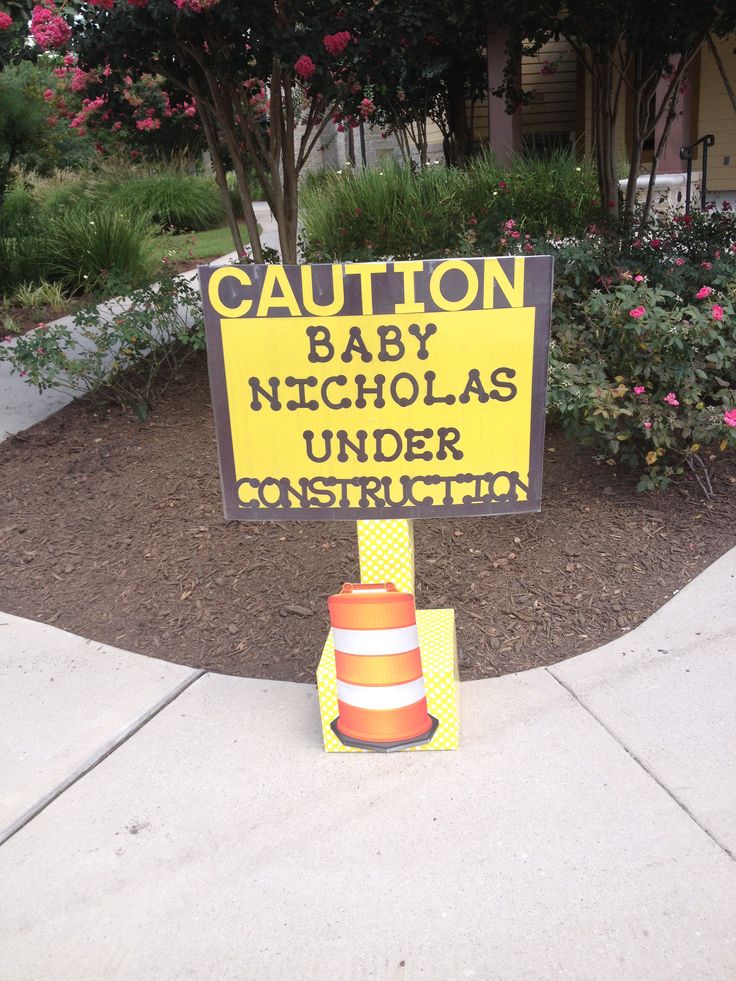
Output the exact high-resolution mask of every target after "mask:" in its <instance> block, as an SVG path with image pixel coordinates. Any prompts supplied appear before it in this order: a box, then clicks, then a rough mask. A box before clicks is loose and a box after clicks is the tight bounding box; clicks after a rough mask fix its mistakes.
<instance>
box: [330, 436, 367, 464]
mask: <svg viewBox="0 0 736 981" xmlns="http://www.w3.org/2000/svg"><path fill="white" fill-rule="evenodd" d="M335 436H336V437H337V443H338V446H339V447H340V449H339V452H338V454H337V459H338V460H339V461H340V463H347V461H348V454H347V451H348V450H349V449H350V450H352V451H353V453H355V458H356V460H358V462H359V463H365V462H366V460H367V459H368V454H367V453H366V451H365V441H366V439H367V438H368V433H367V432H366V431H365V429H359V430H358V431H357V433H356V434H355V436H356V438H357V440H358V442H357V443H355V442H353V440H352V439H350V437H349V436H348V434H347V432H346V431H345V430H344V429H338V430H337V432H336V433H335Z"/></svg>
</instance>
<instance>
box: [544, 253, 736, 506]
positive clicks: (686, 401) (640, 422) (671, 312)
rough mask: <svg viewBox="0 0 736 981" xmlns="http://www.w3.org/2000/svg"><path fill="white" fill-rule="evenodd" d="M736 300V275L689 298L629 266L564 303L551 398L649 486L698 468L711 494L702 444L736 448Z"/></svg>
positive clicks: (574, 425) (574, 429) (592, 442)
mask: <svg viewBox="0 0 736 981" xmlns="http://www.w3.org/2000/svg"><path fill="white" fill-rule="evenodd" d="M637 279H638V280H639V281H638V282H637ZM734 301H736V282H735V283H733V284H732V286H731V288H730V290H729V291H727V292H726V291H720V292H719V291H716V290H713V289H712V288H710V287H708V286H703V287H701V289H700V290H699V291H698V293H690V294H689V295H688V296H686V297H679V296H677V295H676V294H674V293H672V292H671V291H668V290H665V289H662V288H661V287H659V286H651V285H649V284H648V283H647V281H646V278H645V277H644V276H643V275H642V274H639V275H638V276H637V277H634V276H633V275H632V274H631V273H630V272H628V271H624V272H623V273H622V274H621V282H619V283H618V284H616V285H613V286H612V287H611V288H610V290H609V291H603V290H593V291H592V292H590V293H589V294H588V296H587V298H584V299H581V300H580V301H579V303H578V305H577V309H576V310H575V311H574V316H571V315H570V314H571V311H570V307H569V303H568V304H567V311H566V312H567V316H566V315H565V314H564V313H562V314H561V313H560V311H557V312H556V314H555V331H554V340H553V344H552V349H551V355H550V399H549V401H550V408H551V409H552V411H553V412H554V413H555V414H557V416H558V417H559V419H560V421H561V422H562V425H563V427H564V429H565V430H566V432H567V433H568V434H569V435H571V436H573V437H575V438H577V439H579V440H580V441H581V442H582V443H583V444H584V445H586V446H592V447H595V448H597V449H598V450H599V452H600V453H601V454H602V455H603V456H604V457H605V458H610V459H611V460H613V461H617V460H620V461H621V462H623V463H624V464H625V465H627V466H628V467H630V468H632V469H635V470H637V471H638V472H639V473H640V474H641V479H640V481H639V489H640V490H654V489H655V488H660V487H665V486H666V485H667V484H668V483H669V481H670V479H671V477H672V476H673V475H675V474H680V473H682V472H683V470H684V468H685V466H688V467H689V468H690V469H692V470H693V472H694V473H695V475H696V477H697V478H698V480H699V481H700V482H701V486H702V487H703V489H704V490H705V491H706V493H709V490H710V483H709V478H708V473H707V467H706V465H705V463H704V457H703V456H702V455H701V453H700V450H701V448H702V447H714V446H717V447H719V448H720V450H726V449H728V448H734V447H736V317H735V316H734ZM564 306H565V305H564V301H563V309H564Z"/></svg>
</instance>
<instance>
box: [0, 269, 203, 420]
mask: <svg viewBox="0 0 736 981" xmlns="http://www.w3.org/2000/svg"><path fill="white" fill-rule="evenodd" d="M5 340H6V341H9V340H11V338H5ZM203 347H204V326H203V321H202V307H201V301H200V298H199V294H198V292H197V291H196V289H195V288H193V287H192V286H190V285H188V284H187V283H186V281H184V280H183V279H182V278H181V277H172V276H170V277H167V278H165V279H164V280H163V281H162V282H161V283H159V284H157V285H155V286H148V287H145V288H144V289H141V290H137V291H136V292H134V293H133V294H132V295H131V296H130V297H129V300H128V301H120V302H118V301H113V302H111V303H109V304H106V305H105V307H104V308H102V309H98V308H97V307H90V308H89V309H87V310H83V311H81V312H79V313H77V314H76V315H75V317H74V328H72V327H69V326H67V325H65V324H51V325H50V326H48V327H44V328H39V330H35V331H31V332H30V333H28V334H24V335H22V336H21V337H18V338H16V339H15V340H14V342H13V343H12V344H2V343H0V361H6V362H8V363H9V364H10V366H11V369H12V370H13V372H14V373H17V374H19V375H20V376H21V377H23V378H25V379H26V381H27V382H28V383H29V384H31V385H35V386H37V387H38V389H39V391H43V390H44V389H47V388H52V389H58V390H61V391H67V392H71V393H73V394H75V395H79V394H87V395H89V396H91V397H92V398H95V399H110V400H112V401H115V402H117V403H118V404H120V405H123V406H126V407H129V408H131V409H133V410H134V411H135V412H136V414H137V415H138V416H139V417H140V418H141V419H145V418H146V416H147V414H148V410H149V408H150V407H151V405H152V403H153V399H154V394H155V392H156V391H158V392H161V391H162V390H163V389H164V388H165V386H166V384H167V383H168V382H170V381H171V380H172V379H173V378H175V377H176V376H177V375H178V373H179V371H180V369H181V366H182V364H183V363H184V361H186V359H187V358H188V357H189V356H190V355H191V354H192V353H193V352H194V351H197V350H201V349H202V348H203Z"/></svg>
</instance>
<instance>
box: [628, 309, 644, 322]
mask: <svg viewBox="0 0 736 981" xmlns="http://www.w3.org/2000/svg"><path fill="white" fill-rule="evenodd" d="M646 312H647V311H646V308H645V307H634V309H633V310H629V316H630V317H633V318H634V320H638V319H639V317H643V316H644V314H645V313H646Z"/></svg>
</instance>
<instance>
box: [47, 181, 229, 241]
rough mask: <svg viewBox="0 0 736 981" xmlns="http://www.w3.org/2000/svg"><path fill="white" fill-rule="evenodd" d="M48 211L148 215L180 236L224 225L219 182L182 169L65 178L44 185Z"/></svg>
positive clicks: (154, 221) (152, 221)
mask: <svg viewBox="0 0 736 981" xmlns="http://www.w3.org/2000/svg"><path fill="white" fill-rule="evenodd" d="M39 197H40V200H41V203H42V205H43V207H44V208H45V209H46V210H47V211H52V212H61V211H63V210H65V209H67V208H70V207H75V206H77V205H84V206H85V207H89V208H92V207H102V208H111V209H114V210H116V211H120V212H127V213H129V214H131V215H135V216H138V215H141V214H145V215H146V216H147V217H148V220H149V222H150V223H151V224H152V225H158V226H159V227H161V228H166V229H168V230H170V231H175V232H187V231H202V230H204V229H207V228H215V227H217V226H218V225H220V224H222V222H223V221H224V210H223V206H222V199H221V197H220V192H219V190H218V188H217V185H216V183H215V182H214V180H212V179H210V178H206V177H202V176H199V175H196V174H186V173H182V172H181V171H180V170H179V169H178V168H176V167H173V168H165V167H161V168H160V169H159V170H158V172H156V171H153V172H151V168H130V167H126V168H125V169H123V168H120V167H116V166H111V167H107V168H101V169H100V170H99V171H98V172H97V173H92V172H84V173H79V174H76V173H73V172H72V173H70V172H66V173H62V174H60V175H58V176H57V177H56V178H55V179H53V180H50V181H48V182H46V183H45V184H42V185H40V187H39Z"/></svg>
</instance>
